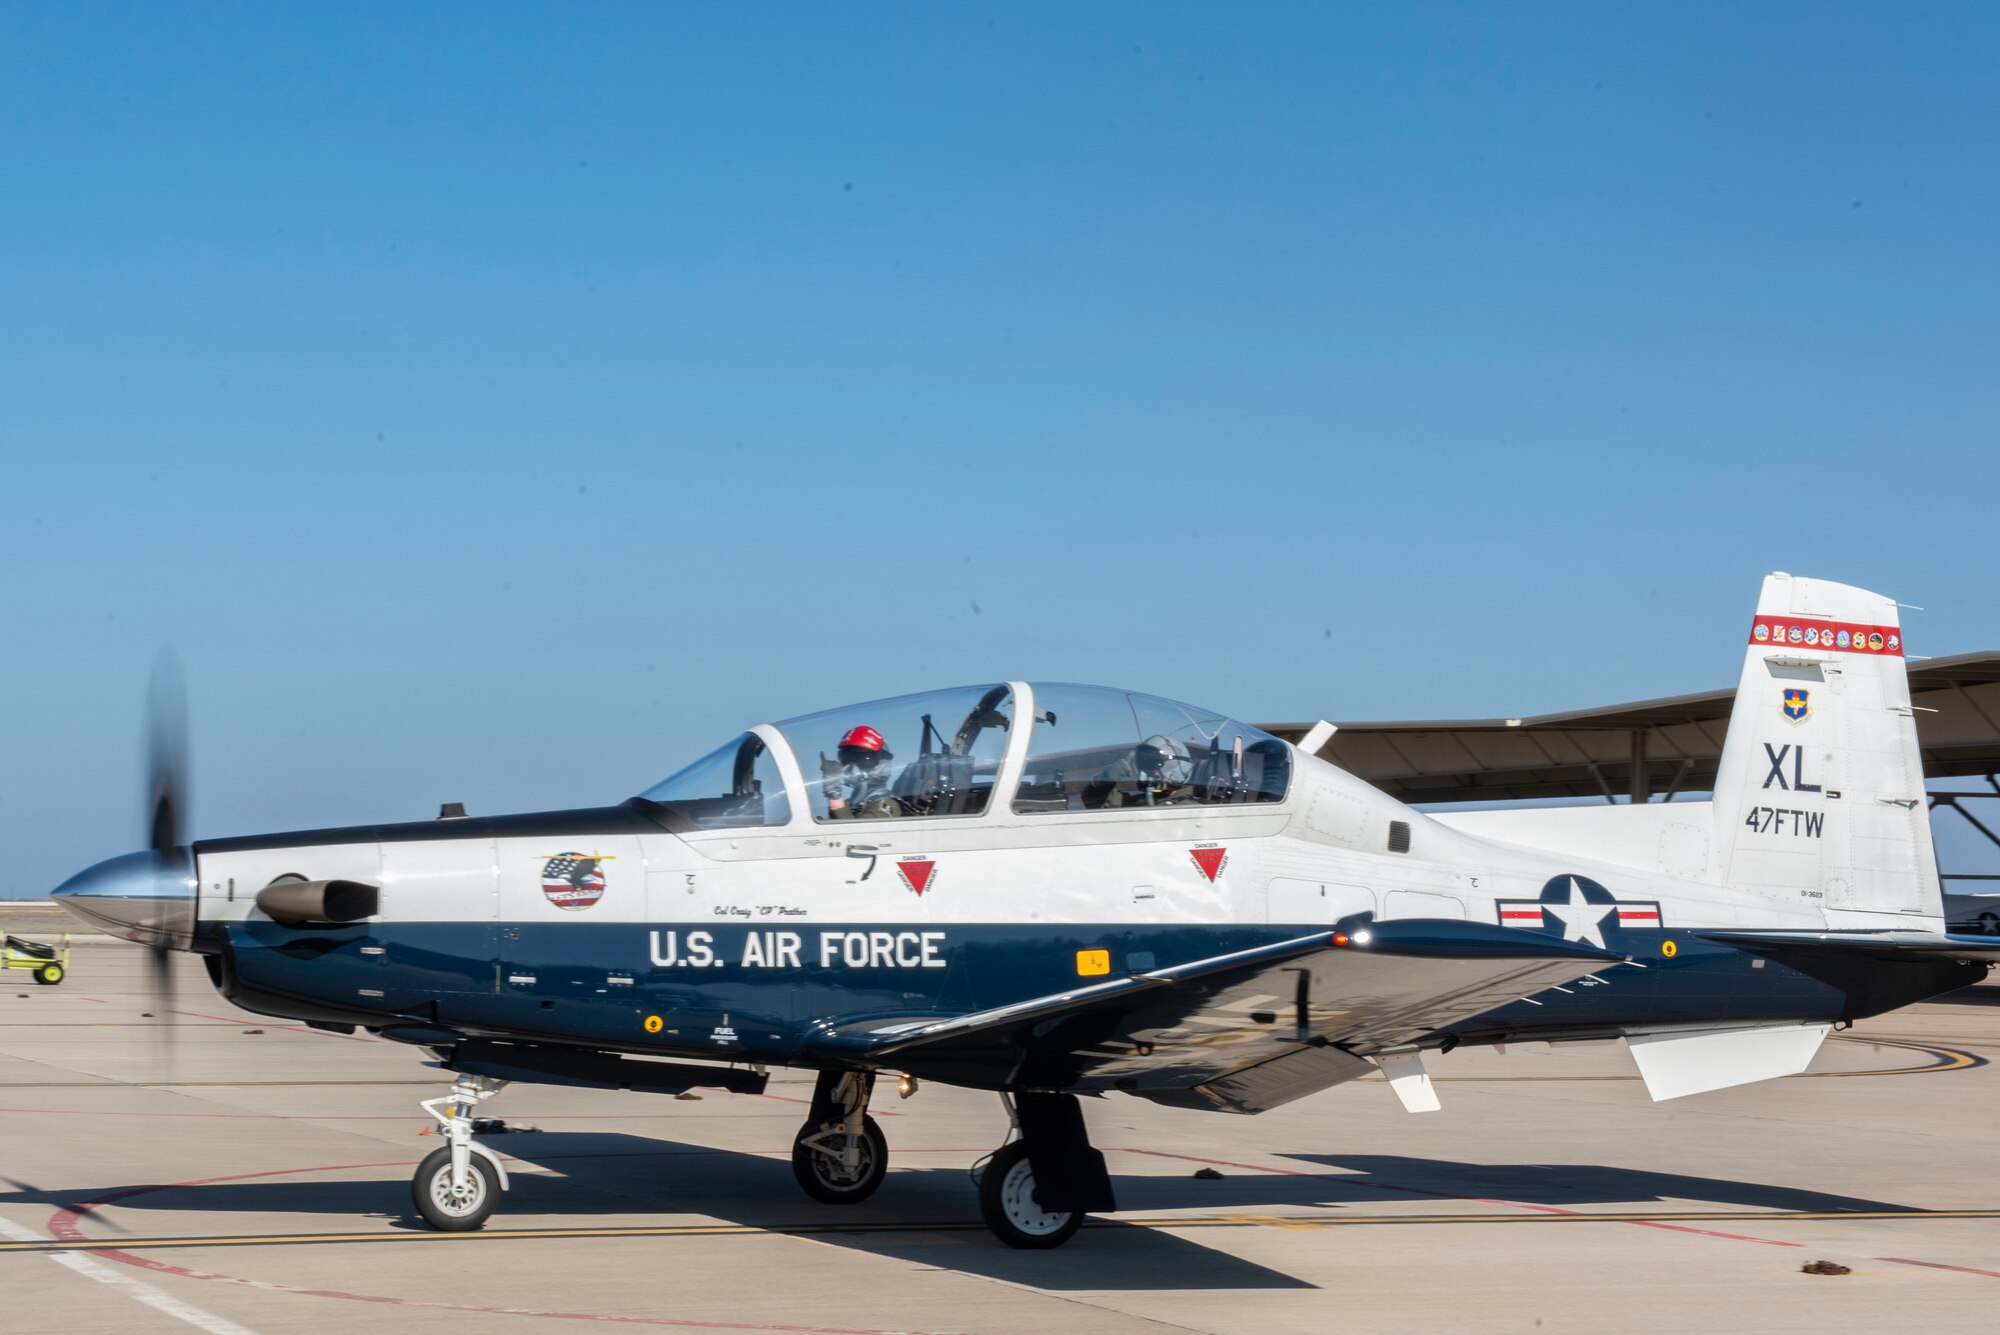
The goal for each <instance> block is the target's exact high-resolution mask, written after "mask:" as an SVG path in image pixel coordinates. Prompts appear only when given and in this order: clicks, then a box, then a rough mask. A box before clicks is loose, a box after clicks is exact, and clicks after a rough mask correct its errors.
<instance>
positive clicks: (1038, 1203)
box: [978, 1092, 1118, 1249]
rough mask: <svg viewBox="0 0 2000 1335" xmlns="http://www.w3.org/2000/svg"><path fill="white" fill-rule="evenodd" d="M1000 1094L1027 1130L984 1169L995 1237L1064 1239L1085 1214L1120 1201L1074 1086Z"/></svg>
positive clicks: (1037, 1244)
mask: <svg viewBox="0 0 2000 1335" xmlns="http://www.w3.org/2000/svg"><path fill="white" fill-rule="evenodd" d="M1000 1100H1001V1102H1002V1103H1005V1104H1006V1105H1007V1116H1008V1118H1009V1119H1010V1120H1011V1121H1012V1122H1013V1125H1014V1129H1015V1130H1016V1131H1018V1132H1019V1133H1020V1136H1021V1138H1020V1139H1019V1140H1013V1141H1009V1142H1008V1143H1007V1144H1005V1145H1002V1146H1001V1147H1000V1148H999V1149H998V1150H996V1151H994V1153H993V1157H992V1158H990V1159H988V1160H987V1162H986V1166H985V1168H984V1169H983V1170H980V1171H979V1173H978V1178H979V1213H980V1215H981V1216H982V1217H983V1218H984V1219H985V1220H986V1227H988V1228H990V1229H992V1230H993V1236H994V1237H996V1238H999V1239H1000V1241H1002V1242H1004V1243H1006V1244H1007V1245H1008V1246H1009V1247H1023V1248H1031V1249H1040V1248H1047V1247H1060V1246H1062V1245H1063V1244H1064V1243H1065V1242H1068V1241H1069V1240H1070V1237H1071V1235H1072V1234H1074V1233H1075V1232H1076V1231H1077V1229H1079V1228H1081V1227H1082V1226H1083V1217H1084V1215H1086V1214H1089V1213H1091V1212H1093V1211H1106V1210H1115V1209H1117V1208H1118V1205H1117V1202H1116V1201H1115V1200H1114V1199H1113V1196H1112V1192H1111V1175H1110V1173H1109V1172H1107V1171H1106V1169H1105V1167H1104V1156H1103V1155H1102V1154H1100V1153H1099V1152H1098V1151H1097V1150H1095V1149H1093V1148H1092V1147H1091V1144H1090V1137H1089V1135H1088V1133H1087V1132H1086V1131H1085V1129H1084V1125H1083V1110H1082V1109H1081V1108H1080V1107H1079V1106H1078V1104H1077V1101H1076V1096H1075V1095H1074V1094H1042V1093H1033V1092H1028V1093H1022V1094H1019V1095H1017V1096H1015V1097H1014V1098H1013V1099H1011V1100H1010V1099H1009V1098H1008V1096H1007V1095H1005V1094H1002V1095H1001V1096H1000Z"/></svg>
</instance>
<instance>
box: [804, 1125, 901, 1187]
mask: <svg viewBox="0 0 2000 1335" xmlns="http://www.w3.org/2000/svg"><path fill="white" fill-rule="evenodd" d="M838 1130H840V1122H839V1121H838V1120H835V1121H831V1122H821V1123H813V1122H807V1123H806V1124H805V1125H804V1126H802V1127H800V1128H799V1134H798V1135H796V1136H794V1137H793V1138H792V1176H793V1177H795V1178H797V1179H798V1182H799V1186H800V1187H801V1188H803V1189H804V1191H805V1193H806V1195H808V1196H810V1197H812V1198H813V1199H814V1200H816V1201H819V1202H821V1203H822V1204H826V1205H858V1204H860V1203H861V1202H862V1201H865V1200H867V1199H868V1198H869V1197H870V1196H873V1195H874V1194H875V1188H877V1187H879V1186H881V1185H882V1179H883V1178H885V1177H887V1176H888V1175H889V1141H888V1138H887V1137H886V1136H884V1135H883V1134H882V1128H881V1127H879V1126H877V1125H875V1119H874V1118H872V1117H869V1116H867V1115H866V1114H864V1115H863V1116H862V1118H861V1145H860V1150H861V1167H860V1169H859V1170H858V1171H857V1172H856V1174H855V1175H854V1177H853V1178H851V1179H850V1178H847V1177H845V1176H843V1175H842V1173H841V1171H840V1165H839V1164H838V1163H837V1162H836V1161H835V1160H833V1159H831V1158H829V1157H828V1156H826V1155H824V1154H822V1153H820V1152H819V1151H818V1150H816V1149H814V1148H813V1147H812V1146H810V1145H808V1144H806V1137H808V1136H815V1135H819V1134H820V1133H821V1132H829V1131H838Z"/></svg>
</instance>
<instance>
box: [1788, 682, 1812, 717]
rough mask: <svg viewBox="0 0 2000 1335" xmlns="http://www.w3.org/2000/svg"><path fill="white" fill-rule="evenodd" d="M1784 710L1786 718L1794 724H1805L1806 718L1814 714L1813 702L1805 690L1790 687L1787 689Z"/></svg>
mask: <svg viewBox="0 0 2000 1335" xmlns="http://www.w3.org/2000/svg"><path fill="white" fill-rule="evenodd" d="M1783 709H1784V712H1785V717H1786V718H1788V719H1790V720H1791V721H1792V722H1794V723H1803V722H1805V721H1806V716H1807V715H1808V714H1810V713H1812V701H1811V700H1810V699H1809V698H1808V693H1807V692H1806V691H1805V690H1804V689H1803V688H1801V687H1798V686H1788V687H1786V688H1785V702H1784V705H1783Z"/></svg>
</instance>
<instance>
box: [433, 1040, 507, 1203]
mask: <svg viewBox="0 0 2000 1335" xmlns="http://www.w3.org/2000/svg"><path fill="white" fill-rule="evenodd" d="M506 1086H507V1082H506V1081H504V1080H492V1079H489V1078H487V1077H486V1076H483V1075H460V1076H459V1077H458V1079H457V1080H456V1081H455V1082H454V1083H453V1084H452V1087H451V1092H450V1093H449V1094H446V1095H445V1096H444V1097H443V1098H441V1099H425V1100H424V1101H423V1103H422V1105H421V1106H422V1107H423V1110H424V1111H425V1112H427V1113H429V1114H430V1115H431V1116H433V1117H435V1118H437V1119H438V1123H439V1127H440V1130H439V1133H438V1134H440V1135H442V1136H444V1137H445V1140H446V1143H445V1144H443V1145H441V1146H439V1147H438V1148H437V1149H434V1150H432V1151H431V1152H430V1153H429V1154H427V1155H425V1156H424V1161H423V1162H422V1163H421V1164H418V1165H417V1174H416V1176H415V1177H414V1178H412V1179H411V1180H410V1198H411V1200H412V1201H413V1202H414V1203H415V1205H416V1207H417V1213H418V1214H420V1215H422V1216H423V1218H424V1222H425V1223H427V1224H429V1225H430V1226H431V1227H432V1228H435V1229H438V1230H441V1231H442V1232H446V1233H463V1232H469V1231H470V1230H472V1229H475V1228H478V1227H480V1226H481V1225H483V1224H484V1223H485V1222H486V1220H487V1217H488V1216H489V1215H491V1214H492V1213H493V1211H494V1209H495V1208H496V1207H498V1205H499V1204H500V1193H501V1192H503V1191H505V1190H506V1189H507V1170H506V1169H505V1168H503V1167H501V1166H500V1156H499V1155H497V1154H495V1153H494V1152H493V1151H492V1150H489V1149H487V1148H486V1147H485V1146H484V1145H481V1144H479V1143H478V1142H476V1141H475V1140H473V1138H472V1110H473V1108H475V1107H476V1106H478V1105H479V1104H481V1103H484V1102H485V1101H486V1100H487V1099H490V1098H492V1097H493V1096H494V1095H495V1094H498V1093H499V1092H500V1091H501V1090H502V1089H505V1088H506Z"/></svg>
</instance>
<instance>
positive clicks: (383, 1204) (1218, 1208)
mask: <svg viewBox="0 0 2000 1335" xmlns="http://www.w3.org/2000/svg"><path fill="white" fill-rule="evenodd" d="M488 1143H490V1144H492V1145H493V1146H494V1147H495V1148H496V1149H498V1150H500V1151H501V1152H502V1153H503V1154H505V1155H506V1156H507V1157H508V1158H509V1159H510V1160H520V1161H522V1163H523V1164H533V1165H537V1166H541V1167H545V1168H547V1169H548V1170H550V1171H549V1172H547V1173H535V1172H519V1173H516V1174H515V1175H514V1177H513V1188H512V1190H510V1191H509V1192H508V1193H507V1199H506V1201H505V1203H504V1205H503V1207H502V1213H501V1214H499V1215H496V1216H495V1217H494V1220H493V1223H492V1225H491V1227H493V1228H495V1229H506V1228H509V1227H530V1226H532V1227H562V1226H563V1225H565V1224H574V1225H576V1226H580V1227H588V1226H591V1225H594V1224H612V1223H618V1224H624V1223H633V1224H647V1223H652V1222H656V1218H655V1217H657V1216H659V1215H697V1216H701V1217H703V1218H704V1219H719V1220H723V1221H725V1222H728V1223H733V1224H742V1225H746V1226H750V1227H758V1228H779V1229H783V1228H798V1227H815V1226H833V1229H834V1231H829V1232H825V1233H815V1234H814V1236H815V1237H816V1238H817V1239H818V1240H819V1241H821V1242H825V1243H831V1244H834V1245H837V1246H842V1247H850V1248H853V1249H855V1250H857V1251H865V1252H868V1253H870V1254H872V1255H877V1256H886V1257H893V1258H897V1259H902V1260H909V1261H915V1262H919V1263H922V1264H926V1265H932V1266H937V1267H940V1268H943V1269H951V1270H959V1271H964V1272H967V1273H971V1274H978V1275H984V1276H988V1277H992V1278H999V1279H1006V1280H1012V1281H1018V1282H1021V1283H1025V1284H1030V1285H1033V1286H1035V1287H1037V1288H1042V1289H1049V1290H1056V1291H1061V1290H1069V1289H1079V1290H1080V1289H1090V1290H1100V1291H1102V1290H1150V1289H1188V1288H1200V1289H1286V1288H1311V1287H1314V1286H1313V1285H1311V1284H1308V1283H1306V1282H1305V1281H1303V1280H1300V1279H1296V1278H1294V1277H1293V1276H1290V1275H1287V1274H1284V1273H1282V1272H1280V1271H1276V1270H1271V1269H1269V1268H1267V1267H1264V1266H1260V1265H1257V1264H1255V1263H1253V1262H1250V1261H1246V1260H1243V1259H1241V1258H1238V1257H1235V1256H1231V1255H1229V1254H1228V1253H1226V1252H1223V1251H1220V1250H1217V1249H1215V1248H1211V1247H1208V1246H1204V1245H1202V1244H1201V1243H1199V1242H1198V1241H1191V1240H1189V1239H1187V1238H1184V1237H1179V1236H1176V1235H1174V1234H1172V1233H1168V1232H1165V1231H1163V1230H1160V1229H1155V1228H1141V1227H1133V1226H1130V1225H1120V1224H1118V1223H1117V1221H1116V1219H1115V1218H1113V1219H1110V1220H1106V1221H1103V1225H1102V1226H1097V1227H1093V1228H1091V1229H1089V1230H1087V1231H1086V1232H1085V1233H1084V1234H1083V1235H1082V1236H1081V1237H1079V1238H1078V1239H1077V1241H1076V1242H1075V1243H1073V1244H1072V1245H1071V1246H1069V1247H1067V1248H1063V1249H1061V1250H1058V1251H1054V1252H1016V1251H1012V1250H1010V1249H1008V1248H1005V1247H1002V1246H1000V1245H999V1244H998V1243H996V1242H994V1241H993V1239H992V1238H991V1237H989V1236H988V1235H987V1233H986V1231H985V1230H984V1228H982V1227H979V1226H978V1225H977V1223H976V1221H977V1219H978V1209H977V1206H976V1204H975V1200H974V1188H973V1185H972V1183H971V1181H970V1180H969V1179H968V1177H967V1172H966V1169H967V1167H968V1166H969V1165H967V1164H959V1163H953V1164H951V1166H949V1167H935V1168H911V1167H907V1166H906V1167H902V1168H899V1169H898V1170H896V1171H893V1172H892V1173H891V1174H890V1176H889V1179H888V1181H887V1182H885V1183H884V1184H883V1187H882V1189H881V1191H879V1192H878V1193H877V1194H876V1195H875V1196H874V1198H873V1199H871V1200H869V1201H867V1202H865V1203H864V1204H861V1205H858V1206H853V1207H847V1208H840V1207H829V1206H823V1205H818V1204H815V1203H814V1202H812V1201H810V1200H807V1199H806V1198H805V1197H804V1196H803V1194H802V1193H800V1191H799V1189H798V1187H797V1185H796V1184H795V1183H794V1182H793V1180H792V1173H791V1167H790V1165H789V1164H788V1163H786V1162H785V1161H784V1160H782V1159H780V1158H776V1157H772V1156H765V1155H755V1154H742V1153H736V1152H734V1151H730V1150H718V1149H715V1148H713V1147H709V1146H703V1145H693V1144H688V1143H685V1142H680V1141H673V1140H655V1139H648V1138H645V1137H641V1136H633V1135H627V1134H620V1133H591V1132H541V1133H532V1134H528V1133H515V1134H508V1135H505V1136H498V1137H494V1138H492V1139H491V1140H489V1142H488ZM1110 1157H1111V1161H1112V1165H1113V1167H1114V1169H1115V1168H1116V1167H1117V1166H1118V1159H1119V1158H1120V1157H1121V1156H1119V1155H1118V1154H1117V1153H1116V1151H1115V1150H1114V1151H1113V1152H1112V1153H1111V1155H1110ZM1290 1157H1291V1158H1293V1159H1294V1160H1296V1161H1298V1162H1301V1163H1306V1164H1314V1165H1324V1166H1325V1168H1326V1169H1327V1170H1328V1171H1326V1172H1312V1173H1303V1174H1301V1173H1290V1174H1286V1173H1260V1172H1256V1171H1254V1170H1249V1169H1238V1168H1231V1169H1228V1170H1227V1171H1226V1174H1225V1176H1224V1177H1223V1178H1221V1179H1220V1180H1198V1179H1195V1178H1193V1177H1192V1176H1191V1175H1179V1174H1174V1175H1165V1174H1144V1175H1132V1174H1125V1175H1120V1176H1118V1177H1117V1178H1116V1186H1117V1192H1118V1199H1119V1204H1120V1205H1121V1206H1122V1207H1123V1208H1125V1209H1127V1210H1135V1211H1136V1210H1144V1211H1163V1212H1171V1213H1174V1214H1210V1213H1224V1214H1227V1213H1234V1212H1237V1211H1241V1210H1244V1209H1246V1208H1267V1209H1268V1208H1277V1209H1281V1210H1282V1209H1285V1208H1288V1207H1289V1208H1292V1209H1306V1208H1312V1207H1317V1208H1322V1209H1325V1208H1333V1209H1339V1208H1341V1207H1352V1208H1355V1209H1357V1211H1359V1212H1362V1213H1369V1214H1373V1213H1377V1212H1379V1211H1380V1210H1381V1208H1382V1207H1383V1206H1384V1205H1386V1204H1388V1203H1390V1202H1392V1201H1413V1200H1423V1199H1431V1200H1434V1201H1435V1202H1436V1204H1435V1205H1434V1206H1433V1207H1432V1209H1433V1210H1438V1209H1452V1208H1454V1207H1451V1206H1450V1205H1448V1204H1447V1202H1448V1201H1460V1202H1465V1201H1481V1200H1501V1201H1508V1202H1519V1203H1523V1204H1535V1205H1547V1206H1555V1207H1561V1208H1577V1207H1584V1206H1606V1207H1616V1206H1627V1205H1632V1204H1634V1203H1641V1202H1649V1201H1665V1200H1678V1201H1686V1202H1689V1203H1690V1205H1692V1204H1694V1203H1699V1204H1702V1205H1709V1206H1714V1205H1724V1206H1733V1207H1737V1208H1745V1209H1769V1210H1796V1211H1813V1212H1840V1211H1850V1210H1894V1209H1905V1208H1910V1207H1906V1206H1900V1205H1896V1204H1893V1203H1888V1202H1882V1201H1873V1200H1864V1199H1860V1198H1856V1197H1849V1196H1839V1195H1833V1194H1830V1193H1825V1192H1817V1191H1809V1190H1803V1189H1800V1188H1795V1187H1784V1186H1777V1185H1772V1184H1767V1183H1755V1182H1742V1181H1735V1180H1732V1179H1727V1178H1712V1177H1695V1176H1688V1175H1683V1174H1677V1173H1656V1172H1649V1171H1646V1170H1642V1169H1627V1168H1612V1167H1606V1166H1602V1165H1594V1164H1470V1163H1459V1162H1454V1161H1451V1160H1442V1159H1418V1158H1407V1157H1402V1156H1396V1155H1343V1154H1295V1155H1292V1156H1290ZM1191 1173H1192V1169H1190V1174H1191ZM7 1185H9V1186H10V1187H12V1188H13V1190H12V1191H10V1192H7V1193H4V1194H0V1205H34V1204H40V1205H48V1206H50V1207H60V1206H64V1205H68V1204H72V1203H74V1202H76V1201H79V1200H86V1199H103V1198H105V1197H109V1196H116V1195H119V1194H121V1191H135V1189H134V1188H123V1189H107V1190H92V1191H85V1192H65V1191H57V1190H49V1189H38V1188H34V1187H30V1186H26V1185H25V1184H21V1183H8V1184H7ZM409 1199H410V1198H409V1183H408V1180H407V1178H405V1177H404V1176H402V1175H401V1174H400V1173H395V1174H393V1175H390V1174H384V1175H382V1176H378V1177H377V1178H375V1179H373V1180H368V1181H353V1180H344V1181H298V1180H293V1179H290V1178H272V1179H267V1180H262V1181H257V1180H253V1181H247V1182H216V1183H209V1184H204V1185H193V1186H183V1187H161V1188H154V1189H137V1190H136V1191H135V1194H132V1195H130V1196H127V1197H125V1198H124V1199H122V1200H119V1201H117V1202H116V1205H115V1207H113V1209H114V1210H115V1211H128V1210H129V1211H142V1210H162V1211H174V1212H185V1213H186V1214H188V1215H195V1214H203V1213H206V1214H223V1215H245V1214H248V1215H256V1214H270V1215H291V1216H299V1215H313V1216H320V1217H323V1218H325V1219H326V1220H327V1222H328V1224H330V1225H332V1226H334V1227H340V1226H342V1225H344V1224H347V1223H350V1222H359V1221H361V1220H385V1219H386V1220H389V1221H391V1222H392V1223H393V1225H394V1226H395V1227H398V1228H408V1229H421V1228H422V1227H423V1225H422V1224H420V1223H419V1222H417V1220H416V1219H415V1217H414V1215H413V1214H412V1212H411V1211H410V1209H409ZM606 1216H622V1218H619V1219H617V1220H611V1219H607V1218H606ZM1335 1217H1337V1216H1335ZM871 1225H879V1226H881V1230H880V1231H875V1230H874V1229H871V1228H870V1226H871ZM926 1225H933V1226H934V1227H926ZM967 1225H972V1226H971V1227H967ZM170 1227H171V1228H173V1229H175V1230H178V1231H186V1232H194V1233H208V1232H212V1231H217V1230H216V1226H215V1225H214V1224H213V1223H211V1222H208V1221H203V1222H201V1223H194V1222H191V1221H190V1222H177V1223H176V1224H174V1225H171V1226H170ZM90 1228H91V1231H92V1232H93V1233H95V1234H97V1235H98V1236H112V1237H115V1236H118V1235H120V1234H121V1233H123V1232H124V1230H123V1229H122V1228H120V1227H119V1226H118V1224H117V1222H116V1220H115V1219H114V1218H108V1217H96V1218H94V1219H93V1223H92V1224H91V1226H90ZM147 1232H148V1233H151V1232H153V1230H150V1229H149V1230H147ZM1195 1236H1196V1237H1197V1238H1198V1237H1199V1234H1196V1235H1195ZM666 1241H667V1240H666V1239H662V1242H666Z"/></svg>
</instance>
